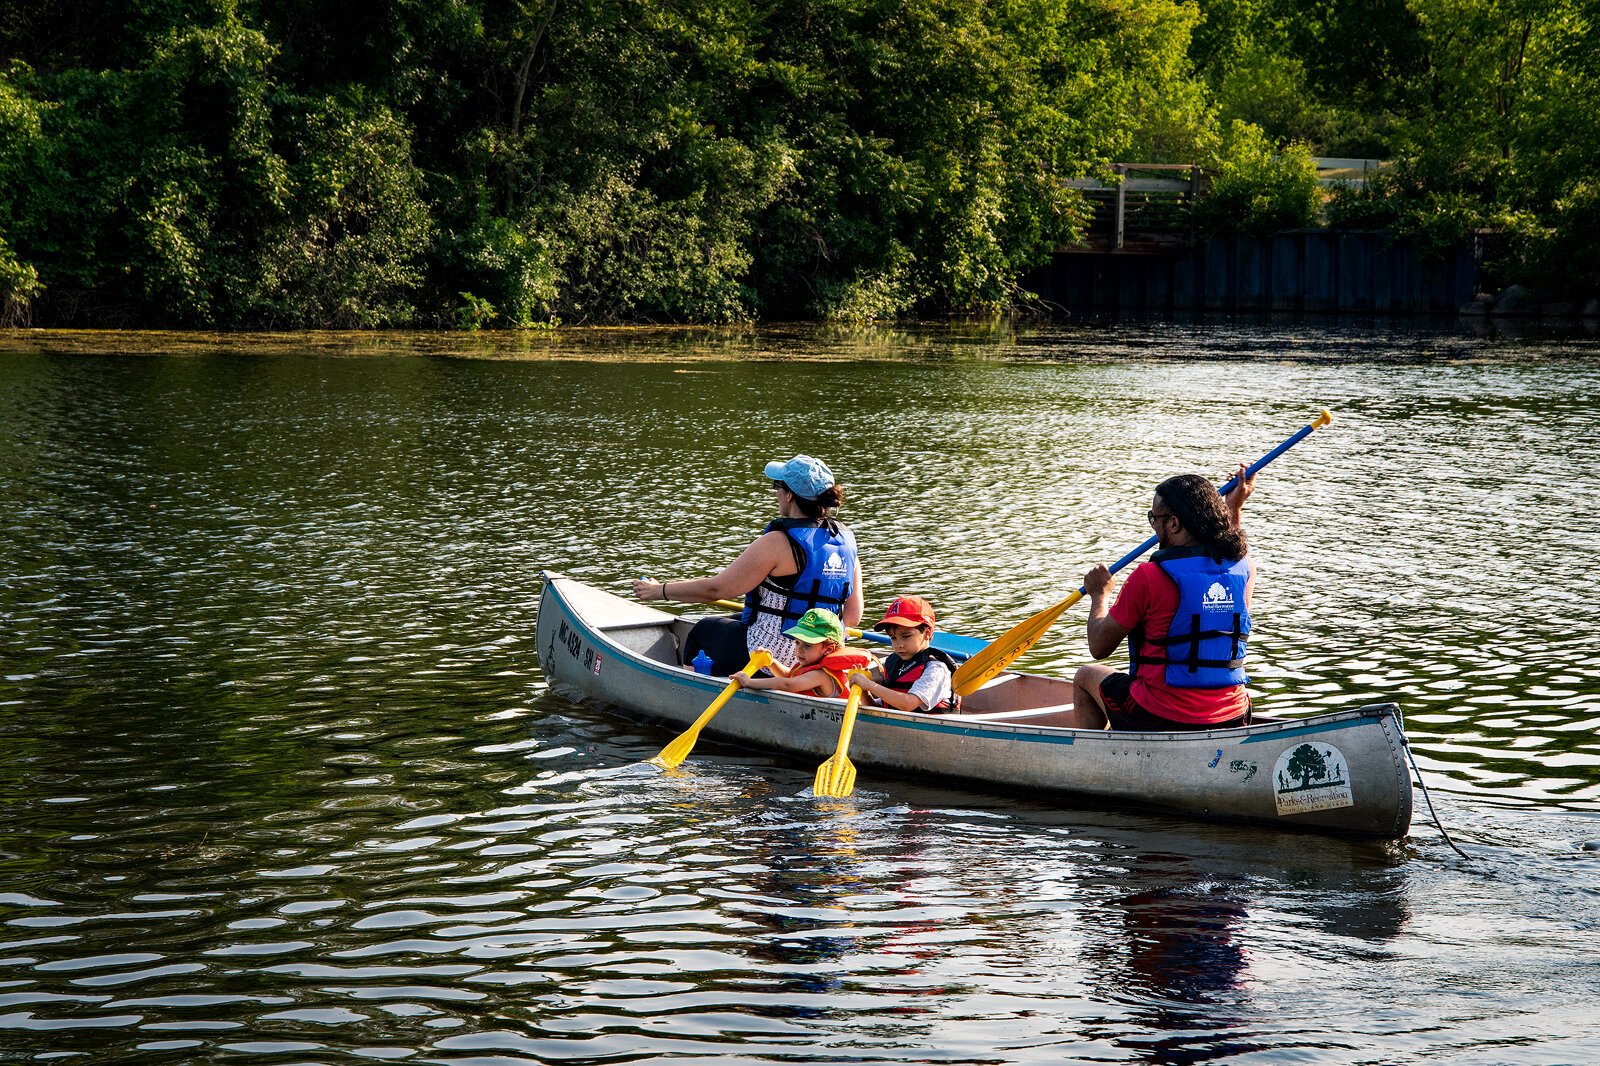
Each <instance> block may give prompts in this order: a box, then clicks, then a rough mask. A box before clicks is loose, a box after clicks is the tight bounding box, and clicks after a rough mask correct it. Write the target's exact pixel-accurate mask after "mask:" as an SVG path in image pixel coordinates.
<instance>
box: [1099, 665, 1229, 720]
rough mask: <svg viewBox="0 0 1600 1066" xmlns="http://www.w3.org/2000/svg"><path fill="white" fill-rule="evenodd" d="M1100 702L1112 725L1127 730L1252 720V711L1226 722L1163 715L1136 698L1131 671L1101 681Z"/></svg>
mask: <svg viewBox="0 0 1600 1066" xmlns="http://www.w3.org/2000/svg"><path fill="white" fill-rule="evenodd" d="M1100 702H1101V703H1103V704H1104V705H1105V709H1106V717H1107V718H1109V719H1110V720H1111V728H1112V729H1120V730H1122V731H1123V732H1127V733H1165V732H1168V731H1170V730H1199V729H1232V728H1234V727H1236V726H1241V725H1247V724H1248V723H1249V721H1250V712H1249V711H1246V712H1245V713H1244V714H1242V715H1240V716H1239V717H1237V718H1230V719H1228V720H1227V721H1225V722H1180V721H1178V720H1177V719H1174V718H1163V717H1161V716H1160V715H1159V714H1156V713H1155V712H1153V711H1148V710H1146V709H1145V708H1144V707H1143V706H1141V705H1140V703H1139V701H1138V700H1136V699H1134V698H1133V675H1132V674H1112V675H1111V676H1110V677H1108V678H1106V679H1105V680H1104V681H1102V682H1100Z"/></svg>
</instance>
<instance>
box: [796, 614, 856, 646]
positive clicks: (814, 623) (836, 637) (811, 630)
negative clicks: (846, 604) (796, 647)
mask: <svg viewBox="0 0 1600 1066" xmlns="http://www.w3.org/2000/svg"><path fill="white" fill-rule="evenodd" d="M783 635H784V636H786V637H793V638H794V639H795V640H798V641H800V642H801V643H803V644H821V643H822V642H823V641H825V640H831V641H833V642H834V643H835V644H843V643H844V623H843V622H841V621H839V616H838V615H836V614H834V613H833V612H832V611H825V610H823V609H822V608H821V607H813V608H811V610H809V611H807V612H806V613H805V614H803V615H801V616H800V621H798V622H796V623H795V624H794V625H792V626H790V627H789V628H788V629H785V630H784V631H783Z"/></svg>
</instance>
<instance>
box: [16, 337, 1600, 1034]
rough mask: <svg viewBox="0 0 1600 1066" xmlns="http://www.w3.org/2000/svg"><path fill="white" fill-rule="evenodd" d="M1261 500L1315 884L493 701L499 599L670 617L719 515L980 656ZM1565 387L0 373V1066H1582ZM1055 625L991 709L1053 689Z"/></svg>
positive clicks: (572, 708)
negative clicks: (835, 510)
mask: <svg viewBox="0 0 1600 1066" xmlns="http://www.w3.org/2000/svg"><path fill="white" fill-rule="evenodd" d="M1321 407H1327V408H1330V409H1331V410H1332V411H1333V412H1334V415H1335V419H1336V421H1335V423H1334V425H1333V426H1332V427H1330V428H1329V429H1326V430H1321V431H1319V432H1318V433H1317V434H1315V435H1314V436H1313V437H1312V438H1311V439H1310V440H1308V441H1307V442H1305V443H1303V444H1302V445H1300V447H1298V448H1296V449H1295V450H1294V451H1292V452H1290V453H1289V454H1288V455H1287V456H1285V457H1284V458H1283V459H1281V460H1279V461H1278V463H1277V464H1275V465H1274V466H1273V467H1271V468H1270V469H1269V470H1268V471H1267V472H1266V473H1265V474H1263V476H1262V480H1261V485H1260V490H1259V492H1258V494H1257V496H1256V498H1255V499H1254V500H1252V502H1251V504H1250V507H1249V509H1248V511H1247V524H1248V528H1249V531H1250V534H1251V536H1252V538H1253V540H1252V543H1253V545H1254V552H1255V555H1256V558H1257V560H1258V565H1259V567H1260V570H1261V578H1260V582H1259V589H1258V593H1257V603H1256V613H1257V624H1258V626H1259V630H1258V634H1259V639H1258V640H1257V641H1256V643H1255V644H1254V645H1253V651H1254V652H1255V663H1254V668H1253V671H1252V673H1253V675H1254V678H1255V681H1254V686H1253V687H1254V689H1255V691H1256V693H1257V694H1258V701H1259V706H1260V707H1261V708H1262V710H1264V711H1267V712H1269V713H1274V714H1296V713H1302V712H1306V711H1312V710H1320V709H1326V708H1332V707H1342V706H1346V705H1350V704H1355V703H1360V702H1370V701H1373V700H1380V699H1381V700H1395V701H1397V702H1399V703H1400V704H1401V705H1402V707H1403V709H1404V710H1405V713H1406V720H1407V724H1408V729H1409V732H1410V735H1411V739H1412V742H1413V745H1414V748H1415V752H1416V756H1417V759H1418V762H1419V764H1420V766H1421V768H1422V772H1423V779H1424V781H1425V782H1426V783H1427V784H1428V785H1429V787H1430V789H1431V792H1432V796H1433V801H1434V804H1435V806H1436V807H1437V810H1438V814H1439V817H1440V820H1441V821H1442V822H1443V824H1444V827H1445V829H1446V830H1447V831H1448V832H1449V833H1450V836H1451V838H1452V839H1454V840H1455V842H1456V843H1457V844H1458V845H1460V847H1461V849H1462V850H1463V851H1464V852H1465V853H1466V855H1467V856H1468V858H1462V857H1461V856H1460V855H1458V854H1456V852H1454V851H1453V850H1451V848H1450V847H1449V846H1448V844H1447V843H1446V841H1445V840H1444V838H1443V837H1442V836H1441V834H1440V832H1439V830H1438V829H1437V828H1435V827H1434V826H1433V825H1432V824H1430V822H1429V817H1428V808H1427V806H1426V804H1424V803H1422V802H1421V796H1420V795H1419V797H1418V799H1419V804H1418V819H1417V822H1416V824H1415V826H1414V828H1413V833H1412V835H1411V837H1410V838H1409V839H1407V840H1405V841H1403V842H1400V843H1396V844H1376V843H1363V842H1351V841H1346V840H1340V839H1330V838H1322V837H1311V836H1300V835H1294V834H1287V833H1280V832H1276V831H1272V830H1263V829H1246V828H1238V827H1226V826H1212V825H1207V824H1204V823H1199V822H1188V821H1184V820H1182V819H1177V818H1171V817H1166V816H1156V815H1150V814H1143V813H1136V812H1119V811H1104V810H1094V809H1084V808H1072V807H1062V806H1059V805H1055V804H1051V803H1047V802H1042V801H1039V800H1036V799H1033V798H1029V797H1017V796H1005V795H986V794H981V793H974V792H969V791H962V790H957V789H952V788H947V787H942V786H940V785H938V784H937V783H935V782H919V781H908V780H896V779H889V778H883V777H879V776H876V775H874V774H873V773H872V772H871V771H870V770H865V769H864V770H863V771H862V773H861V777H860V779H859V782H858V786H857V791H856V794H855V796H854V797H853V798H852V799H851V800H850V801H849V802H846V803H838V802H827V803H819V802H817V801H815V800H813V799H811V798H810V796H809V787H810V783H811V778H812V775H813V773H814V771H815V766H814V765H811V764H809V763H807V762H802V761H796V760H789V759H785V758H781V757H774V756H770V755H763V754H760V753H753V752H749V751H743V750H739V749H736V748H732V747H728V746H719V745H717V744H714V743H710V742H707V741H702V742H701V744H700V745H699V746H698V747H697V749H696V752H695V754H694V756H693V758H692V759H691V760H690V763H689V764H688V766H689V767H690V768H691V769H692V773H691V774H689V775H688V776H684V777H676V778H668V777H665V776H663V775H661V774H660V773H659V772H657V771H655V770H653V769H651V768H649V767H648V766H645V765H643V763H642V760H644V759H647V758H649V757H650V756H651V755H653V754H655V753H656V752H657V751H658V750H659V749H660V748H661V746H662V745H663V744H664V743H665V742H666V741H667V740H669V739H671V736H672V733H671V731H668V730H665V729H662V728H658V727H653V726H648V725H641V724H637V723H634V722H630V721H628V720H626V719H623V718H620V717H615V716H612V715H610V714H607V713H604V712H601V711H597V710H593V709H589V708H586V707H583V706H580V705H576V704H573V703H571V702H568V701H566V700H564V699H562V698H560V697H559V696H556V695H553V694H551V693H549V692H548V691H547V689H546V686H545V683H544V681H543V678H542V677H541V675H540V672H539V669H538V665H537V662H536V659H535V648H534V646H533V633H534V613H535V610H536V606H537V601H538V594H539V574H540V571H541V570H542V569H545V568H550V569H556V570H560V571H563V572H566V573H569V574H571V575H573V576H576V577H580V578H582V579H584V580H587V581H590V582H592V583H595V584H597V585H600V586H602V587H605V588H610V589H614V590H619V591H620V590H622V589H625V588H626V587H627V584H628V582H629V581H631V580H632V579H633V578H634V577H636V576H638V575H640V574H651V575H653V576H656V577H661V578H676V577H692V576H698V575H703V574H705V573H709V572H711V571H712V570H714V569H715V568H717V567H719V566H720V565H721V564H723V563H725V562H726V561H728V560H729V559H731V558H732V557H733V555H734V554H735V553H737V551H738V550H739V549H741V548H742V547H743V546H744V545H745V544H746V543H747V542H748V541H749V540H750V539H751V537H752V536H753V535H754V533H755V532H756V531H757V530H758V529H759V528H760V526H761V525H762V524H763V523H764V522H765V521H766V519H767V518H768V517H769V514H768V512H769V510H770V508H771V494H770V491H769V490H768V488H767V487H766V484H765V482H763V481H762V480H761V478H760V476H759V472H760V466H761V464H762V462H764V461H765V460H767V459H771V458H778V457H787V456H789V455H792V454H794V453H795V452H800V451H803V452H809V453H811V454H815V455H820V456H823V457H825V458H826V459H828V461H829V462H830V463H831V464H832V465H833V467H834V470H835V471H836V472H837V474H838V476H839V478H840V481H841V482H842V483H843V484H844V485H845V486H846V489H847V491H848V493H849V501H848V505H847V507H846V509H845V512H844V515H843V517H844V518H845V519H846V520H847V521H848V522H850V523H851V524H852V526H853V527H854V528H855V530H856V532H857V534H858V536H859V537H860V539H861V542H862V544H863V549H864V553H865V567H866V572H867V575H868V577H867V580H868V589H867V595H868V603H869V609H877V610H881V609H882V606H883V605H884V603H885V602H886V601H887V600H888V599H889V598H890V597H891V596H892V595H893V594H895V593H897V592H905V591H915V592H921V593H923V594H925V595H927V596H929V597H930V598H931V599H932V600H933V601H934V602H935V603H936V604H937V606H938V607H939V608H940V611H941V618H942V620H943V621H945V622H946V623H947V624H948V626H949V628H951V629H954V630H957V631H960V632H963V633H969V634H972V635H976V636H991V637H992V636H995V635H997V634H998V633H1000V632H1003V631H1004V630H1005V629H1007V628H1008V627H1010V626H1011V625H1012V624H1014V623H1015V622H1017V621H1020V620H1021V619H1022V618H1024V617H1026V616H1027V615H1028V614H1030V613H1032V612H1033V611H1035V610H1038V609H1039V608H1041V607H1043V606H1046V605H1048V604H1050V603H1054V602H1056V601H1057V600H1059V599H1060V598H1061V597H1062V596H1064V595H1065V594H1066V593H1067V592H1068V591H1070V590H1071V589H1073V588H1075V587H1076V586H1077V584H1078V582H1079V580H1080V578H1081V576H1082V574H1083V572H1084V571H1085V570H1086V569H1087V568H1088V567H1089V565H1090V564H1092V563H1094V562H1096V561H1109V560H1111V559H1114V558H1115V557H1117V556H1119V555H1121V554H1122V553H1123V552H1124V551H1126V550H1127V549H1128V548H1129V547H1131V546H1132V545H1134V544H1136V543H1138V542H1139V541H1140V540H1142V539H1143V538H1144V537H1145V536H1146V535H1147V533H1148V528H1147V526H1146V525H1145V520H1144V512H1145V510H1146V508H1147V506H1148V498H1149V491H1150V487H1151V486H1152V485H1153V484H1154V483H1155V482H1156V481H1158V480H1160V479H1161V478H1162V477H1164V476H1166V475H1168V474H1171V473H1176V472H1182V471H1190V470H1193V471H1199V472H1203V473H1208V474H1211V475H1213V476H1219V475H1222V474H1225V473H1226V472H1227V471H1228V469H1229V468H1230V466H1231V464H1233V463H1235V462H1236V461H1238V460H1241V459H1246V460H1248V459H1252V458H1254V457H1256V456H1258V455H1260V454H1261V453H1262V452H1265V451H1266V450H1267V449H1268V448H1269V447H1271V446H1272V445H1273V444H1275V443H1277V442H1278V441H1279V440H1281V439H1283V438H1284V437H1285V436H1287V435H1288V434H1289V433H1290V432H1292V431H1293V430H1294V429H1295V428H1296V427H1298V426H1299V425H1302V424H1304V423H1305V422H1307V421H1308V420H1309V419H1310V418H1311V417H1313V416H1314V415H1315V413H1316V411H1317V410H1318V409H1319V408H1321ZM1597 411H1600V344H1597V342H1596V341H1595V340H1594V339H1593V337H1592V336H1591V335H1589V334H1587V333H1584V332H1583V331H1578V332H1577V333H1576V334H1575V335H1572V336H1567V337H1559V338H1551V337H1544V338H1540V337H1521V338H1517V337H1505V336H1474V335H1473V334H1472V333H1470V332H1469V331H1467V330H1466V329H1465V328H1464V327H1458V326H1456V325H1454V324H1442V325H1437V324H1431V323H1422V324H1418V323H1401V324H1394V323H1385V322H1365V323H1355V324H1340V323H1333V322H1331V321H1330V322H1320V321H1312V322H1301V323H1288V322H1271V321H1261V322H1244V323H1229V322H1214V323H1208V324H1202V325H1174V324H1125V325H1121V326H1093V325H1071V326H1050V327H1044V326H1024V327H1019V328H1017V329H1006V328H988V327H983V328H966V327H951V328H944V329H928V330H886V331H875V332H870V333H838V332H828V331H820V330H800V329H797V330H783V329H771V330H763V331H760V332H733V333H706V332H652V331H624V332H595V333H560V334H556V335H553V336H548V337H543V336H541V337H529V338H493V337H484V338H463V337H460V336H430V335H403V336H385V337H377V338H372V337H363V338H351V337H338V336H314V337H265V338H263V337H238V338H203V337H174V336H160V335H140V334H31V333H11V334H0V523H3V536H0V641H3V643H0V1062H28V1061H46V1060H49V1061H54V1060H57V1059H65V1060H68V1061H72V1060H78V1061H86V1062H96V1063H98V1062H107V1061H118V1062H151V1063H155V1062H219V1061H240V1062H263V1063H291V1062H293V1063H352V1062H368V1061H372V1060H380V1061H383V1060H406V1061H411V1062H427V1063H459V1064H468V1063H470V1064H491V1063H494V1064H500V1063H544V1064H552V1063H570V1064H591V1063H594V1064H599V1063H607V1064H610V1063H637V1062H672V1063H675V1064H692V1063H713V1062H714V1063H718V1064H726V1063H784V1064H790V1063H839V1062H851V1063H940V1064H946V1063H972V1064H979V1063H981V1064H1000V1063H1030V1064H1034V1063H1037V1064H1046V1063H1051V1064H1054V1063H1062V1062H1078V1061H1082V1062H1127V1061H1136V1062H1150V1063H1198V1062H1214V1061H1228V1062H1253V1063H1279V1062H1352V1063H1394V1062H1402V1061H1441V1062H1451V1063H1458V1062H1469V1063H1503V1062H1504V1063H1578V1062H1592V1061H1596V1060H1600V1034H1597V1032H1596V1028H1595V1024H1594V1020H1593V1012H1594V1004H1595V1003H1596V1001H1597V997H1600V965H1597V964H1596V963H1595V961H1594V958H1593V952H1594V949H1595V945H1596V943H1597V934H1600V740H1597V739H1596V737H1595V728H1596V724H1597V722H1600V597H1597V596H1596V595H1595V589H1596V581H1595V578H1594V560H1595V559H1596V557H1597V554H1600V533H1597V529H1600V461H1597V460H1596V458H1595V446H1594V443H1593V439H1594V433H1595V430H1594V424H1595V418H1596V413H1597ZM1082 619H1083V612H1082V609H1081V608H1078V609H1075V610H1074V612H1073V613H1072V615H1071V618H1070V619H1064V620H1063V622H1062V623H1061V624H1059V625H1058V626H1057V627H1056V629H1055V630H1054V631H1052V632H1051V633H1050V634H1049V635H1048V636H1047V637H1046V639H1045V640H1044V641H1042V642H1041V643H1040V644H1039V645H1038V646H1037V647H1036V648H1035V649H1034V650H1033V651H1032V652H1031V653H1030V655H1029V656H1028V657H1027V658H1026V659H1025V660H1024V661H1023V663H1022V664H1021V665H1023V666H1026V667H1028V668H1030V669H1035V670H1040V671H1047V672H1058V673H1062V674H1065V673H1066V672H1068V671H1070V670H1071V669H1073V668H1074V667H1075V666H1076V665H1077V664H1078V663H1080V662H1082V661H1083V660H1084V656H1085V652H1084V648H1083V621H1082Z"/></svg>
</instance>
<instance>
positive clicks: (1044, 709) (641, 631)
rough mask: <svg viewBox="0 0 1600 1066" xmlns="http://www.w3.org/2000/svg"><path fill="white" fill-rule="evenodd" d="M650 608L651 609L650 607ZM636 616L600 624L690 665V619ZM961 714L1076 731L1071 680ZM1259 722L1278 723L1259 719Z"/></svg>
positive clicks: (1019, 691) (1021, 688)
mask: <svg viewBox="0 0 1600 1066" xmlns="http://www.w3.org/2000/svg"><path fill="white" fill-rule="evenodd" d="M646 610H650V609H648V608H646ZM650 613H651V614H652V615H653V616H654V617H651V618H644V619H641V618H634V619H625V620H622V621H617V622H613V623H611V624H609V625H597V626H596V627H595V628H596V629H597V630H598V631H599V632H600V633H603V634H604V635H605V636H606V637H607V638H609V639H610V640H612V641H614V642H615V643H617V644H619V645H621V646H622V647H624V648H626V649H627V650H629V651H631V652H634V653H635V654H638V655H642V656H644V657H646V658H648V659H652V660H654V661H656V662H659V663H664V664H666V665H668V666H683V665H685V662H684V658H683V646H684V640H685V638H686V637H687V636H688V634H689V630H690V628H692V627H693V625H694V621H693V620H692V619H688V618H674V619H663V618H662V617H661V616H660V614H659V612H656V611H654V610H650ZM961 707H962V713H961V714H958V715H938V716H937V717H939V718H942V719H948V720H960V721H966V720H969V719H970V720H973V721H980V722H991V723H1005V722H1011V723H1018V724H1026V725H1031V726H1056V727H1060V728H1071V726H1072V725H1073V718H1072V682H1071V681H1066V680H1063V679H1061V678H1055V677H1041V676H1039V675H1037V674H1016V673H1002V674H1000V675H998V676H997V677H995V678H994V679H993V680H992V681H990V682H989V683H988V684H986V685H984V686H983V687H982V688H981V689H979V690H978V691H976V692H974V693H972V694H971V695H970V696H967V697H965V698H964V699H963V700H962V701H961ZM1253 720H1254V721H1256V722H1267V721H1273V719H1269V718H1266V717H1264V716H1260V715H1257V716H1255V718H1254V719H1253Z"/></svg>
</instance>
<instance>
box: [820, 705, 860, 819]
mask: <svg viewBox="0 0 1600 1066" xmlns="http://www.w3.org/2000/svg"><path fill="white" fill-rule="evenodd" d="M859 706H861V688H860V686H858V685H851V686H850V699H849V700H847V701H846V702H845V705H844V722H843V724H841V725H840V726H839V746H838V748H836V749H835V750H834V753H833V758H831V759H829V760H828V761H827V762H825V763H823V764H822V765H821V766H819V767H817V780H816V782H815V783H814V784H813V785H812V786H811V794H812V795H813V796H837V797H844V796H848V795H850V793H851V792H852V791H854V790H855V787H856V768H855V767H854V766H853V765H851V763H850V756H849V755H847V754H845V753H846V752H847V751H849V750H850V734H851V733H852V732H853V731H854V730H855V727H856V708H857V707H859Z"/></svg>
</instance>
